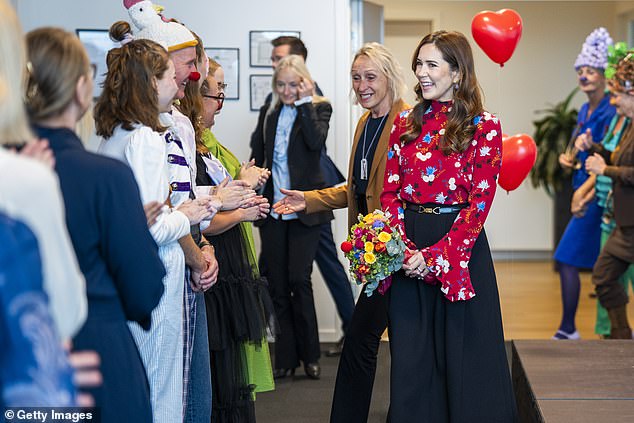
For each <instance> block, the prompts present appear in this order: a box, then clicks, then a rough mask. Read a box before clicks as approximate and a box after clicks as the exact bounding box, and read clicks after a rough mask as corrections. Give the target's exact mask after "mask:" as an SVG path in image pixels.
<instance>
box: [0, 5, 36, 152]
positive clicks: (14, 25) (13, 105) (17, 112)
mask: <svg viewBox="0 0 634 423" xmlns="http://www.w3.org/2000/svg"><path fill="white" fill-rule="evenodd" d="M0 56H1V57H2V60H0V144H21V143H24V142H27V141H31V140H32V139H33V134H32V133H31V130H30V129H29V123H28V119H27V116H26V113H25V109H24V103H23V101H22V99H23V93H24V86H25V76H26V69H27V67H26V54H25V46H24V37H23V34H22V27H21V25H20V22H19V21H18V17H17V15H16V14H15V11H14V10H13V7H11V5H10V4H9V3H8V2H7V0H0Z"/></svg>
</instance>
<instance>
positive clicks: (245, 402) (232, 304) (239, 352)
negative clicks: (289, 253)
mask: <svg viewBox="0 0 634 423" xmlns="http://www.w3.org/2000/svg"><path fill="white" fill-rule="evenodd" d="M197 164H198V177H197V183H198V184H199V185H214V183H213V182H212V181H211V179H210V178H209V177H208V175H207V174H206V172H205V171H204V169H205V167H204V162H202V160H200V162H198V163H197ZM206 239H207V240H208V241H209V242H210V243H211V244H212V245H213V246H214V248H215V250H216V260H218V266H219V270H218V282H216V284H215V285H214V286H212V287H211V288H210V289H209V290H208V291H206V292H205V306H206V310H207V330H208V338H209V357H210V364H211V382H212V407H213V410H212V418H211V421H212V422H218V423H250V422H255V407H254V394H253V391H254V388H255V386H254V385H250V384H249V375H248V370H247V369H248V365H247V358H246V355H245V350H244V344H245V343H251V344H254V345H256V347H257V346H258V345H262V343H263V342H267V341H266V336H267V333H269V332H272V333H274V331H275V330H274V328H275V318H274V315H275V314H274V311H273V302H272V301H271V297H270V296H269V291H268V284H267V282H266V279H265V278H262V277H260V275H259V272H258V269H257V267H256V265H255V264H252V263H250V262H249V259H248V257H249V254H248V249H249V245H247V240H246V239H245V237H244V235H243V233H242V229H241V227H240V225H236V226H234V227H233V228H231V229H229V230H227V231H225V232H224V233H222V234H219V235H214V236H206Z"/></svg>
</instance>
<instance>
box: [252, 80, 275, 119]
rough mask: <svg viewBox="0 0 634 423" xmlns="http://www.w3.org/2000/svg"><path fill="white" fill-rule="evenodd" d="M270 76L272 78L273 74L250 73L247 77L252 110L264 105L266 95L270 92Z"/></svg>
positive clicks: (254, 110) (255, 110)
mask: <svg viewBox="0 0 634 423" xmlns="http://www.w3.org/2000/svg"><path fill="white" fill-rule="evenodd" d="M271 78H273V75H251V76H250V77H249V85H250V86H251V101H250V105H251V111H252V112H257V111H258V110H260V107H262V106H263V105H264V100H266V96H267V95H269V93H270V92H271Z"/></svg>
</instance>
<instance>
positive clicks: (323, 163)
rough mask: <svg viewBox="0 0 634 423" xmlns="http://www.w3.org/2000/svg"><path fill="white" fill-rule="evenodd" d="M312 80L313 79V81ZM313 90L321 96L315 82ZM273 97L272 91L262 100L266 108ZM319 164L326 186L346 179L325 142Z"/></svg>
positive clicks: (331, 185)
mask: <svg viewBox="0 0 634 423" xmlns="http://www.w3.org/2000/svg"><path fill="white" fill-rule="evenodd" d="M313 82H314V81H313ZM315 92H316V93H317V95H320V96H323V95H324V94H323V93H322V92H321V88H319V85H317V83H316V82H315ZM272 98H273V93H269V95H267V96H266V99H265V100H264V105H265V106H266V108H268V107H269V104H271V99H272ZM319 166H320V167H321V172H322V174H323V175H324V181H326V187H334V186H335V185H339V184H340V183H342V182H345V181H346V178H345V177H344V176H343V174H342V173H341V171H340V170H339V168H337V165H336V164H335V162H333V161H332V159H331V158H330V156H329V155H328V152H327V151H326V144H324V148H323V150H321V158H320V163H319Z"/></svg>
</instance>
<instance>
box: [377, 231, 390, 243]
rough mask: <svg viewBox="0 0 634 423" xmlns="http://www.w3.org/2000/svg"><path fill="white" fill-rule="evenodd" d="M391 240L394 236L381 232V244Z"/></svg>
mask: <svg viewBox="0 0 634 423" xmlns="http://www.w3.org/2000/svg"><path fill="white" fill-rule="evenodd" d="M390 239H392V235H390V234H388V233H387V232H381V233H380V234H379V241H381V242H388V241H389V240H390Z"/></svg>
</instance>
